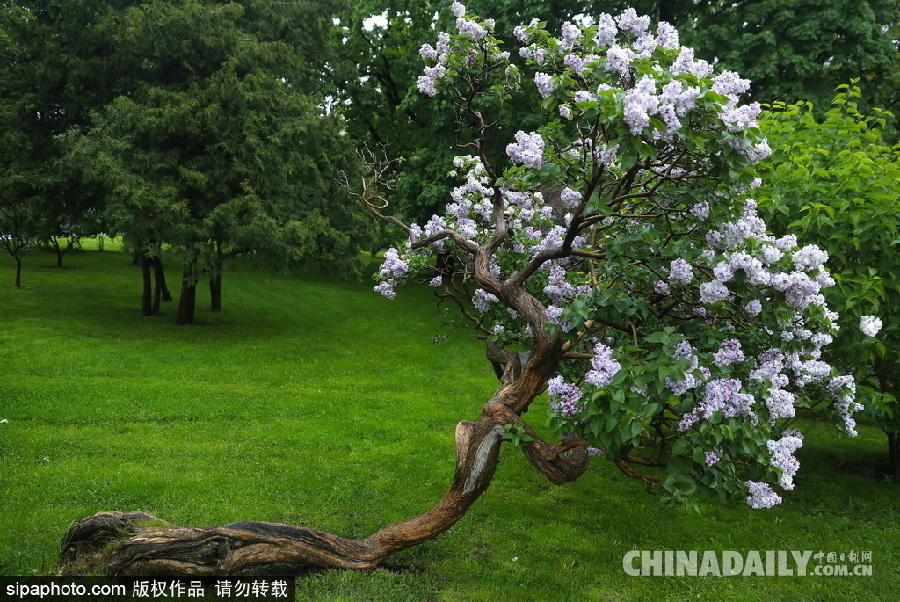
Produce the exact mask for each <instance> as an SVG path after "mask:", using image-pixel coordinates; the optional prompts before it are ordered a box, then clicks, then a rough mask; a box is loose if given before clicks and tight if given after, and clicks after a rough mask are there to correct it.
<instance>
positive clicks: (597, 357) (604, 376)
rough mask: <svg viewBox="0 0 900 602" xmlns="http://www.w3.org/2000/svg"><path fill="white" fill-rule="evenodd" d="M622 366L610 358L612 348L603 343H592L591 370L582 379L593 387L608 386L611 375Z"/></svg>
mask: <svg viewBox="0 0 900 602" xmlns="http://www.w3.org/2000/svg"><path fill="white" fill-rule="evenodd" d="M621 368H622V364H620V363H619V362H618V361H617V360H614V359H613V358H612V349H610V348H609V347H607V346H606V345H604V344H603V343H597V344H596V345H594V357H593V358H591V370H589V371H588V373H587V374H585V375H584V379H585V380H586V381H587V382H589V383H591V384H592V385H594V386H595V387H606V386H609V384H610V383H612V381H613V377H614V376H615V375H616V373H617V372H618V371H619V370H620V369H621Z"/></svg>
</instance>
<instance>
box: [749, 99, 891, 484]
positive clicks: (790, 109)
mask: <svg viewBox="0 0 900 602" xmlns="http://www.w3.org/2000/svg"><path fill="white" fill-rule="evenodd" d="M860 97H861V91H860V88H859V87H857V86H856V85H847V84H844V85H842V86H840V87H839V92H838V95H837V96H836V97H835V98H834V100H833V101H832V103H831V108H830V109H829V110H828V111H827V112H826V113H825V115H824V117H822V118H817V117H816V116H815V114H814V112H813V109H812V107H811V106H810V105H809V104H807V103H798V104H791V105H785V104H779V105H776V106H775V107H773V108H772V110H771V111H769V112H766V113H765V114H764V117H763V119H762V121H761V127H762V129H763V131H764V132H765V133H766V135H767V137H768V139H769V142H770V144H771V146H772V148H773V149H774V152H773V154H772V156H771V157H770V158H769V159H767V160H766V161H764V162H763V163H761V164H760V172H761V174H762V175H763V180H764V182H765V184H764V185H763V186H761V187H760V188H759V190H758V191H757V195H758V198H759V200H760V203H761V208H762V212H763V213H764V214H765V215H766V216H767V218H768V221H769V223H770V224H772V227H773V228H775V229H777V230H778V231H780V232H783V233H795V234H796V235H797V236H799V237H802V238H803V239H804V240H810V241H814V242H816V243H818V244H820V245H822V246H827V247H828V249H829V251H830V259H829V262H828V265H829V268H830V269H831V272H832V274H833V276H834V279H835V280H836V281H837V285H836V286H834V287H831V288H830V289H828V291H827V292H826V297H827V298H828V300H829V303H830V304H831V305H832V306H834V307H839V308H841V310H842V318H841V325H842V328H841V329H840V333H839V334H838V335H837V337H836V338H835V341H834V343H833V344H832V345H831V346H830V347H829V351H828V357H829V360H830V361H831V362H833V363H835V364H837V365H840V366H841V367H842V368H843V369H844V370H845V371H848V372H851V373H853V374H855V375H856V376H857V378H858V382H859V390H860V401H861V402H862V403H864V404H865V405H866V407H868V408H870V409H871V410H872V411H873V412H874V414H875V416H876V418H877V419H878V422H879V424H880V425H881V427H882V428H883V429H884V431H885V432H886V433H887V435H888V452H889V453H888V456H889V460H890V466H891V472H892V474H893V475H894V477H895V478H897V479H900V412H898V411H897V402H896V400H897V396H898V389H897V387H898V384H900V366H898V364H897V360H896V358H897V355H898V353H900V323H898V320H900V313H898V309H897V308H898V307H900V274H898V273H897V266H898V265H900V257H898V256H897V249H898V242H900V223H898V219H900V218H898V209H900V198H898V191H900V155H898V151H900V148H898V147H889V146H887V145H886V144H885V143H884V140H883V137H882V131H883V129H884V127H885V123H886V115H885V114H884V113H883V112H880V111H878V110H875V111H873V112H872V113H871V114H861V113H860V112H859V111H858V107H857V100H858V99H859V98H860ZM882 325H883V326H884V328H883V330H880V332H879V328H880V327H881V326H882ZM871 335H877V336H875V337H874V338H873V337H872V336H871Z"/></svg>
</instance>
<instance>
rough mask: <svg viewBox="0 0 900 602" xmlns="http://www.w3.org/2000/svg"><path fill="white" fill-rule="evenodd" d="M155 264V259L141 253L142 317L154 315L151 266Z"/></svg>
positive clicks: (139, 262)
mask: <svg viewBox="0 0 900 602" xmlns="http://www.w3.org/2000/svg"><path fill="white" fill-rule="evenodd" d="M152 263H153V258H152V257H150V256H148V255H147V254H146V253H141V257H140V260H139V261H138V264H139V265H140V266H141V282H142V288H141V315H142V316H152V315H154V313H153V295H152V292H153V286H152V282H151V280H150V264H152Z"/></svg>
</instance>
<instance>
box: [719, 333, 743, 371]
mask: <svg viewBox="0 0 900 602" xmlns="http://www.w3.org/2000/svg"><path fill="white" fill-rule="evenodd" d="M742 361H744V352H743V351H741V342H740V341H739V340H737V339H725V340H724V341H722V347H721V348H720V349H719V350H718V351H716V353H715V354H714V355H713V363H714V364H715V365H716V366H719V367H722V366H730V365H731V364H733V363H735V362H742Z"/></svg>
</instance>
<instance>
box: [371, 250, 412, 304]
mask: <svg viewBox="0 0 900 602" xmlns="http://www.w3.org/2000/svg"><path fill="white" fill-rule="evenodd" d="M408 273H409V262H408V261H406V260H404V259H401V258H400V255H399V253H398V252H397V249H394V248H390V249H388V250H387V251H386V252H385V253H384V263H382V264H381V270H380V271H379V272H378V277H379V278H381V279H382V282H381V283H380V284H379V285H378V286H376V287H375V291H376V292H378V293H381V294H382V295H384V296H385V297H387V298H388V299H393V298H394V297H396V296H397V295H396V293H395V292H394V285H395V283H396V282H397V281H399V280H402V279H404V278H406V276H407V275H408Z"/></svg>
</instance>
